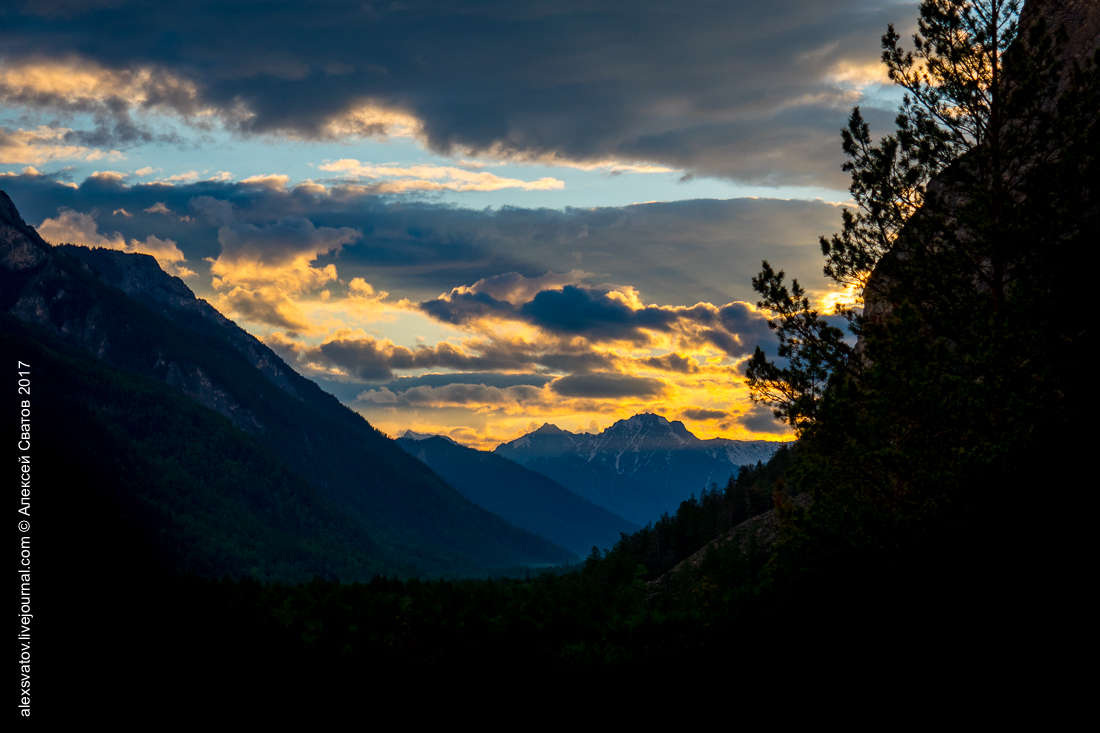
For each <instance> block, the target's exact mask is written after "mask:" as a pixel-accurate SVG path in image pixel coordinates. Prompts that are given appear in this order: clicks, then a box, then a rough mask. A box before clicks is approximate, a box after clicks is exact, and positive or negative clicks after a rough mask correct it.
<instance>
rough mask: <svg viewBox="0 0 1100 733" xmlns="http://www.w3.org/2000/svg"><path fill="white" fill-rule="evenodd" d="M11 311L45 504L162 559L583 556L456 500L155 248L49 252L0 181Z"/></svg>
mask: <svg viewBox="0 0 1100 733" xmlns="http://www.w3.org/2000/svg"><path fill="white" fill-rule="evenodd" d="M0 311H3V312H4V314H5V316H4V317H5V319H6V320H5V328H4V354H5V356H6V357H7V358H8V359H15V360H19V361H21V362H24V363H27V364H29V365H30V366H29V371H30V378H31V384H32V394H31V395H30V401H31V403H32V404H31V409H32V414H33V416H34V418H33V419H34V425H35V431H36V439H35V440H34V441H33V443H32V450H31V451H30V452H29V454H30V455H31V457H32V460H33V462H34V465H35V468H36V472H37V474H36V475H39V476H42V477H46V476H49V477H50V479H51V484H50V485H49V486H48V487H47V486H46V485H44V484H43V483H36V484H35V486H36V491H37V492H38V493H36V497H37V498H38V499H41V500H42V501H44V502H47V501H49V502H58V501H60V499H61V497H63V496H64V497H70V498H71V499H72V500H73V501H74V502H76V504H74V506H75V505H77V504H79V505H80V506H89V507H97V508H99V509H101V510H102V512H101V513H105V514H107V515H110V514H112V513H117V515H118V516H119V517H120V521H121V518H125V521H126V523H128V525H127V526H129V527H131V528H132V529H133V530H134V531H135V532H136V535H135V536H140V537H141V538H142V539H141V540H140V543H141V544H142V546H143V547H144V551H146V552H152V553H154V554H158V555H159V556H161V557H162V558H163V560H164V562H165V563H166V564H167V566H170V567H173V568H176V569H180V570H190V571H194V572H198V573H202V574H206V575H221V574H229V575H232V576H238V577H239V576H253V577H257V578H263V579H269V580H294V581H297V580H305V579H308V578H310V577H312V576H314V575H322V576H328V577H341V578H342V579H346V580H350V579H360V580H367V579H369V578H370V577H372V576H373V575H375V574H376V573H383V574H394V573H396V574H398V575H401V576H410V575H415V574H421V575H451V574H469V573H474V574H476V573H478V572H482V571H484V570H485V569H487V568H493V567H500V566H515V565H529V564H539V565H545V564H556V563H561V562H565V561H568V560H570V559H571V558H572V554H571V553H569V552H567V551H565V550H563V549H561V548H559V547H557V546H555V545H552V544H551V543H549V542H547V541H545V540H543V539H541V538H539V537H536V536H534V535H532V534H530V533H528V532H525V531H523V530H520V529H518V528H516V527H514V526H512V525H510V524H508V523H507V522H505V521H504V520H502V519H500V518H499V517H497V516H495V515H493V514H491V513H489V512H487V511H485V510H484V509H482V508H480V507H478V506H476V505H475V504H473V503H472V502H470V501H468V500H467V499H465V498H463V497H462V496H461V495H460V494H459V493H458V492H456V491H454V490H453V489H451V488H450V487H449V486H447V485H446V483H444V482H443V481H442V480H441V479H440V478H439V477H438V476H437V475H436V474H435V473H433V472H432V471H431V470H430V469H429V468H427V467H426V466H425V465H424V464H423V463H421V462H420V461H417V460H416V459H415V458H413V457H412V456H409V455H408V454H407V453H406V452H405V451H403V450H402V449H401V448H400V447H398V446H397V445H396V444H395V443H394V442H393V441H392V440H390V439H388V438H386V437H385V436H384V435H382V434H381V433H379V432H378V431H376V430H375V429H374V428H372V427H371V426H370V425H369V424H368V423H367V422H366V421H365V420H364V419H363V418H362V417H360V416H359V415H357V414H355V413H354V412H352V411H350V410H349V409H347V408H346V407H344V406H343V405H341V404H340V403H339V402H338V401H337V400H336V399H335V398H334V397H332V396H331V395H329V394H327V393H325V392H323V391H322V390H321V389H320V388H319V387H317V385H315V384H314V383H312V382H310V381H309V380H307V379H304V378H303V377H301V376H299V375H298V374H296V373H295V372H294V371H293V370H291V369H290V368H289V367H288V366H287V365H286V364H285V363H284V362H283V361H282V360H281V359H280V358H279V357H278V356H276V355H275V354H274V353H273V352H271V351H270V350H269V349H268V348H267V347H265V346H264V345H263V344H262V343H260V342H259V341H257V340H256V339H254V338H253V337H251V336H249V335H248V334H247V333H245V332H244V331H243V330H241V329H240V328H238V327H237V326H236V325H235V324H233V323H232V322H231V321H229V320H227V319H225V318H224V317H222V316H221V315H220V314H219V313H218V312H217V311H216V310H214V309H213V308H212V307H211V306H209V305H208V304H207V303H206V302H205V301H201V300H197V299H196V298H195V297H194V295H193V294H192V293H191V291H190V290H189V289H188V288H187V287H186V286H185V285H184V284H183V282H182V281H181V280H179V279H178V278H173V277H170V276H169V275H167V274H166V273H164V272H163V271H162V270H161V269H160V268H159V266H158V265H157V264H156V261H155V260H154V259H153V258H152V257H148V256H145V255H136V254H125V253H121V252H114V251H109V250H89V249H86V248H82V247H50V246H49V245H48V244H47V243H45V242H44V241H42V239H41V238H40V237H38V235H37V233H36V232H35V231H34V230H33V229H32V228H30V227H28V226H27V225H26V224H24V223H23V221H22V220H21V218H20V217H19V215H18V212H17V211H16V210H15V207H14V205H13V204H12V203H11V200H10V199H8V197H7V196H6V195H5V194H3V193H2V192H0ZM14 397H15V395H13V394H11V395H10V394H7V393H5V395H4V409H5V411H7V412H6V413H5V414H8V415H14V414H15V412H14V410H15V409H16V406H15V405H14V404H11V403H9V400H11V399H13V398H14ZM9 405H10V410H9ZM39 431H41V432H39ZM69 500H70V499H69V498H66V499H65V501H69ZM55 506H58V508H59V511H63V508H62V507H61V505H60V504H56V505H55ZM105 507H107V508H108V509H104V508H105ZM59 521H60V520H59ZM135 541H137V540H135ZM84 549H86V550H88V551H91V550H93V549H94V548H84Z"/></svg>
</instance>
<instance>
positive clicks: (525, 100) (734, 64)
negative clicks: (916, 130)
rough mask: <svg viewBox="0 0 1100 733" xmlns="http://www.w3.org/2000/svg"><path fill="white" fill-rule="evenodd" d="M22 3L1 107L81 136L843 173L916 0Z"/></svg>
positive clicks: (738, 173)
mask: <svg viewBox="0 0 1100 733" xmlns="http://www.w3.org/2000/svg"><path fill="white" fill-rule="evenodd" d="M33 5H35V4H28V6H27V9H26V10H24V11H18V10H13V11H11V12H9V13H7V14H6V15H5V23H4V28H3V29H0V47H3V48H4V49H5V59H4V62H5V64H4V67H3V68H2V70H0V100H2V101H3V103H4V104H5V106H6V107H7V108H10V109H14V108H19V109H23V110H33V111H36V112H42V113H45V114H56V115H62V116H64V115H69V116H74V115H76V114H78V113H82V114H85V115H90V116H91V117H93V118H94V119H95V126H94V129H90V130H76V131H74V138H73V139H74V141H77V140H79V142H74V144H78V145H84V146H87V147H105V146H107V147H115V148H119V147H121V146H123V145H128V144H136V143H140V142H142V141H150V140H153V139H155V138H156V135H155V134H154V133H153V132H152V131H151V128H150V127H149V126H148V125H145V124H143V122H142V121H141V118H142V117H143V116H146V117H147V116H149V115H150V114H158V115H166V116H168V117H170V118H172V119H175V120H179V121H181V122H183V123H185V124H187V125H190V126H192V127H193V128H194V129H196V130H199V131H202V130H204V129H210V128H211V127H212V126H213V125H218V126H220V127H221V128H223V129H227V130H230V131H233V132H237V133H240V134H244V135H266V136H280V137H283V138H291V139H316V140H333V139H337V140H354V139H355V138H361V137H396V136H400V137H414V138H416V139H417V140H418V141H420V142H421V144H423V145H425V146H426V147H428V148H430V149H431V150H433V151H436V152H441V153H447V154H466V153H469V154H475V155H480V156H487V157H490V158H492V157H495V158H497V159H501V160H505V159H507V160H516V161H558V162H560V163H565V164H571V165H578V166H588V167H605V168H606V169H607V170H609V172H615V170H656V169H664V168H667V169H676V170H687V171H690V172H693V173H697V174H704V175H713V176H722V177H727V178H734V179H738V180H744V181H756V182H762V183H768V184H780V183H784V184H785V183H795V184H800V183H813V184H815V185H821V184H829V185H834V186H843V185H845V182H844V181H843V175H842V174H841V172H840V171H839V164H840V162H841V153H840V150H839V146H837V145H836V144H835V137H836V130H837V129H838V128H839V127H840V126H841V125H840V124H838V123H840V122H842V118H843V115H844V113H845V112H846V110H847V109H848V108H850V107H851V105H852V104H853V103H855V102H857V101H859V100H861V94H862V89H863V88H864V87H865V86H867V85H875V84H877V82H878V81H880V78H879V77H876V76H874V74H873V73H871V72H870V71H869V70H868V69H870V68H873V67H874V65H875V64H876V63H877V59H878V55H879V48H878V38H879V36H880V35H881V33H882V32H883V31H884V29H885V27H886V24H887V23H888V22H893V23H895V24H896V25H897V26H898V29H899V32H901V34H902V35H903V36H904V35H907V32H908V29H909V26H911V25H912V23H913V19H914V18H915V11H914V4H912V3H905V4H902V3H896V2H892V0H837V2H831V3H821V2H818V0H791V1H790V2H783V3H759V2H750V0H733V1H731V2H727V3H718V4H713V3H712V4H706V5H705V6H704V7H692V6H687V7H685V8H677V9H675V10H671V9H670V8H669V6H668V4H667V3H663V2H657V0H641V1H640V2H635V3H629V4H623V3H621V2H614V1H613V0H593V1H592V2H586V3H584V4H573V3H565V4H559V5H557V6H555V7H554V9H553V10H552V11H550V10H546V9H545V8H542V7H541V6H517V5H515V4H514V3H507V2H504V1H503V0H489V1H488V2H484V3H480V4H478V5H477V6H476V8H471V7H469V6H467V5H463V4H457V5H454V4H446V3H442V4H428V5H419V6H417V8H416V9H415V10H410V9H408V8H406V7H405V6H404V5H401V4H392V5H386V6H383V5H381V4H370V5H364V4H362V3H360V2H358V0H343V1H337V2H331V3H325V4H324V5H322V6H314V5H310V6H308V7H307V6H302V7H301V8H298V9H297V12H295V9H288V8H286V7H283V6H281V5H267V4H260V5H258V6H256V7H255V8H252V9H251V10H250V13H249V30H250V32H249V33H248V34H245V35H241V34H240V33H238V32H237V31H236V28H237V25H238V24H236V23H235V22H234V19H233V17H232V16H231V13H232V12H233V11H232V10H231V9H230V8H229V7H227V6H224V5H218V4H208V5H203V6H194V5H193V4H176V5H162V6H158V7H156V8H155V9H152V10H150V11H148V12H142V13H132V14H130V15H128V16H127V20H126V22H125V23H120V22H118V11H116V10H112V9H110V8H105V7H102V6H89V7H88V8H86V9H82V10H81V11H79V12H77V11H73V14H72V15H67V14H59V15H55V16H51V17H50V18H49V19H48V20H43V19H42V17H39V16H38V15H37V14H36V11H34V10H33ZM164 28H171V29H172V30H173V39H174V41H173V42H172V43H163V42H162V38H163V32H162V29H164ZM43 48H48V49H50V53H51V58H49V59H46V58H43V56H42V54H41V49H43ZM824 140H827V141H828V143H829V144H828V145H827V146H825V147H822V148H819V147H818V146H819V142H821V141H824ZM108 143H110V145H109V146H108ZM467 173H468V171H467ZM406 180H407V181H408V182H416V183H417V184H418V185H426V184H427V183H429V182H435V183H437V184H440V185H442V183H441V182H440V181H438V180H437V179H434V178H429V177H423V176H413V177H411V178H407V179H406ZM485 181H486V182H490V183H491V179H485ZM398 183H399V181H393V182H391V183H389V184H386V185H391V186H393V185H397V184H398ZM443 183H449V185H453V186H457V185H464V184H460V183H459V181H458V179H445V181H444V182H443ZM475 183H476V182H472V183H471V184H469V185H474V184H475ZM490 183H476V185H490ZM492 185H495V184H492Z"/></svg>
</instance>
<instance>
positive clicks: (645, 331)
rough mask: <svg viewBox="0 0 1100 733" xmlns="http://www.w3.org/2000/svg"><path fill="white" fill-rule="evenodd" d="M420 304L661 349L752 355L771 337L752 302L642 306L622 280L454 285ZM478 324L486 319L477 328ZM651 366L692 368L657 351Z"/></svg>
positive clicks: (428, 309) (462, 318)
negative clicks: (517, 294) (544, 286)
mask: <svg viewBox="0 0 1100 733" xmlns="http://www.w3.org/2000/svg"><path fill="white" fill-rule="evenodd" d="M526 294H527V295H530V293H529V292H527V293H526ZM419 308H420V310H421V311H422V312H424V313H425V314H426V315H428V316H430V317H432V318H434V319H436V320H438V321H440V322H442V323H448V324H453V325H458V326H464V327H467V328H480V329H481V330H490V329H492V328H493V326H492V325H491V324H492V322H503V321H515V322H519V323H524V324H527V325H530V326H534V327H535V328H538V329H539V330H540V331H542V332H543V333H545V334H548V335H552V336H554V337H557V338H562V339H569V338H577V337H580V338H583V339H585V340H587V341H589V342H591V343H614V342H626V343H629V344H632V345H633V346H635V347H661V346H662V345H664V343H665V342H667V343H668V344H672V345H674V346H680V347H691V348H701V347H704V346H707V345H709V346H713V347H715V348H717V349H720V350H722V351H723V352H725V353H726V354H727V355H728V356H731V357H741V356H745V355H747V354H749V353H752V351H753V349H754V348H755V346H756V344H757V343H759V339H760V338H761V337H764V336H767V335H768V329H767V319H766V318H765V316H764V315H762V314H760V313H757V312H756V310H755V309H754V308H753V307H752V306H750V305H749V304H747V303H728V304H726V305H724V306H721V307H719V306H715V305H712V304H710V303H696V304H695V305H693V306H656V305H645V304H643V303H642V302H641V300H640V298H639V296H638V294H637V292H636V291H635V290H634V289H633V288H630V287H625V286H619V287H617V288H615V289H609V288H608V287H607V286H587V285H571V284H570V285H563V286H562V287H561V288H558V289H552V290H541V291H538V292H536V293H534V295H533V296H531V297H530V300H528V301H527V302H522V303H512V302H509V301H505V300H498V299H497V298H494V297H492V296H491V295H490V294H489V293H488V292H483V291H481V290H479V289H478V288H477V287H476V285H475V286H470V287H462V288H455V289H454V290H452V291H451V292H450V293H447V294H444V295H443V296H441V297H439V298H436V299H434V300H430V301H425V302H422V303H420V304H419ZM481 322H488V324H487V325H480V326H479V324H480V323H481ZM769 340H770V339H769ZM651 366H654V367H656V368H661V369H664V370H667V371H688V370H690V369H691V368H692V365H691V364H689V362H688V361H686V360H684V359H682V358H681V357H679V356H677V355H673V356H666V357H660V358H659V359H657V360H656V361H653V362H652V364H651Z"/></svg>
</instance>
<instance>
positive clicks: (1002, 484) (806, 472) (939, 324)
mask: <svg viewBox="0 0 1100 733" xmlns="http://www.w3.org/2000/svg"><path fill="white" fill-rule="evenodd" d="M920 12H921V16H920V22H919V33H918V34H917V35H916V36H915V37H914V48H913V50H911V51H904V50H902V49H901V47H900V45H899V42H900V39H899V38H898V36H897V34H896V33H895V32H894V30H893V28H890V29H888V31H887V33H886V35H884V36H883V39H882V42H883V61H884V63H885V64H886V65H887V68H888V70H889V73H890V77H891V79H893V81H894V82H895V83H897V84H899V85H901V86H902V87H903V88H905V90H906V92H907V94H906V97H905V99H904V101H903V104H902V107H901V109H900V111H899V114H898V116H897V119H896V123H897V129H896V131H895V132H894V134H892V135H890V136H887V137H885V138H883V139H882V140H880V141H879V142H878V144H873V143H872V141H871V136H870V132H869V128H868V126H867V124H866V122H865V121H864V120H863V118H862V116H861V115H860V112H859V110H858V109H856V110H854V111H853V113H852V115H851V118H850V119H849V124H848V127H847V129H846V130H844V131H843V132H842V140H843V145H844V149H845V152H846V153H847V155H848V162H847V164H846V165H845V170H847V171H849V172H850V173H851V175H852V185H851V192H852V195H853V198H854V199H855V201H856V202H857V203H858V205H859V209H858V211H856V212H854V213H846V214H845V215H844V219H843V228H842V230H841V232H840V233H839V234H837V235H834V236H832V237H831V238H828V239H826V238H822V240H821V245H822V252H823V254H824V255H825V258H826V264H825V273H826V274H827V275H828V276H830V277H832V278H833V279H834V280H835V281H837V282H838V283H840V284H842V285H856V286H858V287H860V288H862V293H863V299H864V303H863V305H864V309H863V311H862V312H860V311H858V310H847V311H841V314H842V315H845V316H847V319H848V323H849V327H850V330H851V333H852V334H853V335H854V336H855V337H856V338H857V339H858V342H857V344H856V345H855V346H854V347H853V346H851V345H849V344H850V341H846V340H845V338H844V334H843V333H842V332H841V331H840V329H837V328H834V327H831V326H829V325H828V324H827V323H826V321H825V320H824V318H823V317H822V315H821V314H820V313H818V312H816V311H815V310H814V309H813V308H812V307H811V305H810V303H809V299H808V298H807V296H806V294H805V292H804V291H803V290H802V288H801V287H800V286H799V285H798V283H797V281H794V282H793V283H792V284H791V287H790V288H789V289H788V287H787V286H786V284H785V283H784V273H783V272H781V271H780V272H776V271H775V270H774V269H773V268H772V267H771V266H770V265H769V264H768V263H767V262H765V263H764V267H763V270H762V272H761V273H760V275H759V276H758V277H757V278H754V280H753V285H754V288H755V289H756V291H757V292H758V293H760V295H761V296H762V299H761V301H760V303H759V304H758V305H759V307H762V308H766V309H768V310H770V311H771V313H772V314H773V316H774V318H773V320H772V325H773V328H774V329H775V330H776V331H777V334H778V336H779V340H780V349H779V356H780V357H781V358H783V359H785V360H786V363H785V364H783V363H775V362H772V361H769V360H768V359H767V358H766V357H765V355H764V354H763V352H762V351H760V350H759V349H758V350H757V352H756V354H755V355H754V357H753V359H752V360H751V361H750V363H749V366H748V370H747V377H748V383H749V386H750V388H751V390H752V393H753V397H754V399H755V400H757V401H759V402H764V403H767V404H770V405H772V406H773V408H774V409H775V411H776V415H777V416H778V417H780V418H782V419H784V420H786V421H787V422H788V423H789V424H790V425H792V426H793V427H794V428H795V429H796V431H797V432H798V435H799V437H800V444H801V445H800V450H799V453H798V455H799V459H798V462H797V463H796V466H795V467H794V469H793V470H794V472H795V477H796V480H797V481H798V484H799V486H800V488H801V489H803V490H808V491H809V492H811V493H812V494H813V495H814V497H815V504H814V508H813V510H812V511H811V512H810V515H809V517H807V518H805V519H803V520H802V524H801V532H800V533H796V534H795V535H794V540H792V541H791V542H790V543H788V544H787V545H786V546H785V547H784V549H782V550H781V553H780V554H781V558H782V557H786V560H783V561H782V562H781V565H783V566H784V567H786V568H788V569H791V568H798V570H797V572H796V574H797V573H802V574H803V576H802V577H815V578H825V577H833V578H834V579H835V578H836V577H837V575H836V574H837V573H838V572H840V571H839V570H838V568H840V567H848V568H852V567H857V566H858V567H860V568H862V570H860V571H858V572H856V571H852V572H855V574H856V575H858V576H859V577H860V578H863V579H864V580H866V578H867V577H869V576H877V575H881V574H884V573H887V571H888V569H895V570H896V569H897V568H898V567H901V566H905V565H906V564H912V563H917V564H918V565H920V563H926V564H925V565H921V567H925V568H927V567H929V566H928V565H927V563H928V562H931V561H930V560H928V558H930V557H932V556H937V557H941V558H942V557H943V555H942V553H948V554H950V553H952V552H954V553H956V555H957V554H958V553H961V552H962V550H960V549H959V548H961V547H963V546H966V547H968V548H971V549H973V548H974V547H976V546H986V545H988V544H990V543H989V542H986V540H988V538H989V535H988V534H987V532H988V531H992V530H989V526H992V525H999V526H1005V525H1008V524H1010V523H1011V522H1012V521H1016V520H1014V519H1011V517H1012V516H1014V515H1013V514H1012V512H1014V511H1016V510H1018V509H1019V508H1021V507H1022V506H1023V504H1022V502H1023V501H1024V497H1025V496H1026V495H1027V493H1028V491H1029V489H1030V488H1031V486H1030V483H1031V482H1033V481H1035V480H1036V479H1037V474H1036V472H1035V471H1034V466H1035V458H1036V456H1035V453H1036V452H1039V453H1042V452H1043V451H1046V450H1049V449H1050V446H1051V441H1050V440H1049V438H1050V436H1065V435H1066V434H1067V433H1070V434H1072V433H1073V432H1074V431H1080V430H1081V425H1082V421H1081V418H1080V415H1081V410H1082V406H1083V405H1084V404H1085V402H1086V401H1087V398H1086V397H1085V395H1084V382H1083V380H1082V379H1081V378H1080V374H1081V372H1080V370H1081V369H1082V367H1083V358H1084V357H1083V354H1084V353H1086V350H1085V347H1086V344H1087V343H1088V341H1089V340H1090V336H1091V325H1090V323H1089V319H1088V318H1087V316H1085V315H1084V314H1085V313H1087V310H1088V308H1087V306H1088V303H1087V300H1086V298H1087V292H1088V290H1087V288H1084V287H1080V286H1077V285H1076V284H1073V283H1071V282H1070V280H1069V278H1068V277H1067V270H1066V268H1067V265H1072V263H1074V262H1079V261H1080V260H1082V259H1083V258H1084V256H1085V254H1084V253H1085V250H1086V249H1087V245H1089V244H1094V243H1095V241H1096V235H1097V231H1100V228H1098V223H1097V219H1098V217H1097V203H1096V199H1095V195H1096V194H1095V187H1096V183H1095V181H1096V180H1098V170H1097V161H1098V160H1100V154H1098V151H1100V145H1098V142H1100V133H1098V127H1100V124H1098V123H1097V117H1098V115H1097V114H1096V111H1097V110H1098V109H1100V78H1098V74H1097V64H1096V61H1095V59H1092V60H1088V61H1086V62H1085V63H1082V64H1077V63H1076V60H1068V61H1063V60H1062V59H1060V47H1061V44H1062V42H1063V41H1064V40H1065V36H1064V33H1062V32H1061V30H1060V29H1053V30H1052V29H1048V28H1047V27H1046V26H1045V24H1044V23H1043V22H1042V19H1041V15H1040V14H1038V13H1033V14H1032V16H1031V17H1032V18H1033V20H1032V21H1031V22H1028V23H1026V24H1025V25H1024V27H1022V28H1020V27H1019V26H1018V25H1017V23H1018V13H1019V7H1018V3H1016V2H1006V1H1003V0H1000V1H999V0H980V1H974V2H962V1H961V0H925V2H923V3H922V5H921V11H920ZM1067 305H1069V306H1070V307H1069V308H1067V307H1066V306H1067ZM1005 512H1008V513H1007V514H1005ZM993 517H996V521H993V519H992V518H993ZM1017 519H1018V518H1017ZM979 526H984V527H985V529H981V530H979V529H978V528H979ZM983 533H985V534H983ZM978 537H981V538H983V539H982V541H978V540H977V539H975V538H978ZM947 548H954V549H947ZM784 553H786V554H785V555H784ZM937 553H941V554H937ZM918 559H919V560H918ZM792 572H795V571H792ZM807 572H808V573H809V576H806V575H805V573H807ZM889 572H893V570H890V571H889ZM822 582H824V581H822Z"/></svg>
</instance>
